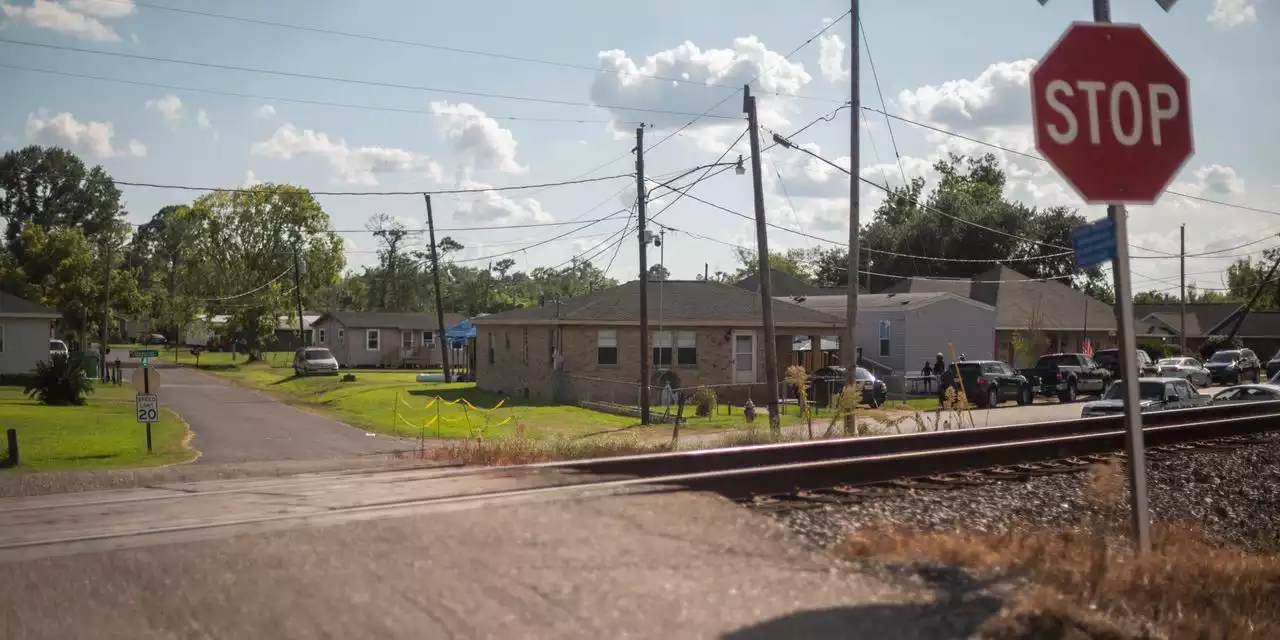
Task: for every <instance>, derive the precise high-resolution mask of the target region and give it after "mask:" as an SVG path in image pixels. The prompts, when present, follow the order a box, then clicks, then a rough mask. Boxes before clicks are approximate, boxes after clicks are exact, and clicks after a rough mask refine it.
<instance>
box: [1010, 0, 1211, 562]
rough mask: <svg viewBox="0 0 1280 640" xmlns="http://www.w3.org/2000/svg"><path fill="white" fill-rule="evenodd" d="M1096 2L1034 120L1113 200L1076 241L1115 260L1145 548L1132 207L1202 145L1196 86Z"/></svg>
mask: <svg viewBox="0 0 1280 640" xmlns="http://www.w3.org/2000/svg"><path fill="white" fill-rule="evenodd" d="M1042 4H1043V3H1042ZM1172 5H1173V2H1172V1H1168V2H1162V3H1161V6H1162V7H1164V8H1165V9H1166V10H1168V9H1169V7H1171V6H1172ZM1093 9H1094V20H1095V23H1086V22H1077V23H1074V24H1072V25H1071V26H1070V27H1069V28H1068V29H1067V31H1066V33H1064V34H1063V35H1062V37H1061V38H1059V40H1058V42H1057V43H1056V44H1054V45H1053V47H1052V48H1051V49H1050V50H1049V52H1048V53H1047V54H1045V56H1044V58H1042V59H1041V60H1040V62H1039V63H1038V64H1037V65H1036V67H1035V69H1034V70H1032V72H1031V91H1032V96H1031V104H1032V120H1033V124H1034V126H1035V137H1036V149H1037V150H1039V151H1040V153H1041V154H1042V155H1043V156H1044V158H1045V160H1047V161H1048V162H1049V163H1050V164H1051V165H1053V167H1054V168H1055V169H1057V170H1058V173H1060V174H1061V175H1062V178H1063V179H1064V180H1065V181H1066V182H1067V183H1068V184H1070V185H1071V186H1072V187H1073V188H1074V189H1075V190H1076V191H1077V192H1078V193H1079V194H1080V197H1081V198H1083V199H1084V200H1085V202H1088V203H1090V204H1105V205H1107V217H1106V218H1104V219H1102V220H1098V221H1096V222H1093V223H1090V224H1087V225H1083V226H1081V227H1078V228H1076V229H1074V230H1073V231H1072V233H1071V244H1072V248H1073V249H1074V250H1075V253H1076V263H1077V264H1078V265H1079V266H1081V267H1086V266H1092V265H1095V264H1101V263H1103V262H1106V261H1107V260H1110V261H1111V263H1112V271H1113V272H1114V276H1115V293H1116V307H1115V310H1116V322H1117V324H1118V325H1119V327H1120V345H1119V346H1120V365H1121V372H1122V373H1121V375H1122V384H1123V387H1122V390H1123V392H1124V415H1125V428H1126V431H1127V435H1128V437H1127V438H1126V439H1125V445H1126V446H1125V448H1126V451H1127V453H1128V456H1129V499H1130V507H1131V509H1132V518H1133V533H1134V538H1135V539H1136V541H1137V544H1138V548H1139V550H1141V551H1143V552H1145V551H1149V550H1150V548H1151V522H1150V514H1149V512H1148V506H1147V480H1146V460H1145V458H1146V456H1145V451H1144V447H1143V438H1142V412H1141V408H1140V407H1139V406H1138V399H1139V395H1138V363H1137V359H1136V358H1137V350H1138V345H1137V339H1136V337H1135V335H1134V326H1133V322H1134V318H1133V289H1132V286H1131V284H1130V277H1129V231H1128V216H1127V213H1126V211H1125V205H1126V204H1153V203H1154V202H1155V201H1156V200H1157V199H1158V198H1159V197H1160V194H1161V193H1163V192H1164V189H1165V187H1166V186H1168V184H1169V183H1170V182H1171V181H1172V180H1173V178H1174V177H1175V176H1176V175H1177V173H1178V171H1180V170H1181V169H1182V166H1183V165H1184V164H1185V163H1186V161H1187V160H1188V159H1189V158H1190V157H1191V154H1192V153H1193V152H1194V142H1193V135H1192V126H1191V99H1190V98H1191V95H1190V94H1191V92H1190V85H1189V83H1188V82H1187V78H1186V75H1184V74H1183V73H1182V70H1181V69H1179V68H1178V66H1177V65H1176V64H1174V63H1173V61H1172V60H1170V59H1169V57H1168V56H1167V55H1165V53H1164V51H1162V50H1161V49H1160V46H1159V45H1157V44H1156V43H1155V41H1154V40H1152V39H1151V37H1150V36H1149V35H1147V32H1146V31H1145V30H1143V28H1142V27H1140V26H1138V25H1131V24H1130V25H1114V24H1111V7H1110V3H1109V2H1108V1H1107V0H1094V2H1093ZM1108 235H1109V236H1110V239H1108V237H1107V236H1108Z"/></svg>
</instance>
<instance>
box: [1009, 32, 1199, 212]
mask: <svg viewBox="0 0 1280 640" xmlns="http://www.w3.org/2000/svg"><path fill="white" fill-rule="evenodd" d="M1031 92H1032V94H1031V113H1032V122H1033V124H1034V126H1035V132H1036V149H1038V150H1039V151H1040V153H1041V155H1043V156H1044V158H1045V159H1046V160H1048V161H1049V163H1050V164H1052V165H1053V167H1054V168H1055V169H1057V170H1058V173H1060V174H1062V177H1063V179H1064V180H1066V181H1067V182H1068V183H1069V184H1070V185H1071V186H1072V187H1074V188H1075V190H1076V191H1077V192H1078V193H1079V194H1080V197H1082V198H1084V200H1085V202H1088V203H1090V204H1151V203H1153V202H1155V200H1156V199H1157V198H1158V197H1159V196H1160V194H1161V193H1162V192H1163V191H1164V188H1165V187H1166V186H1168V185H1169V183H1170V182H1171V181H1172V180H1173V178H1174V176H1176V175H1177V174H1178V171H1179V170H1180V169H1182V165H1183V164H1184V163H1186V161H1187V159H1189V158H1190V157H1191V154H1192V152H1193V151H1194V147H1195V145H1194V142H1193V141H1192V133H1191V94H1190V87H1189V85H1188V83H1187V77H1186V76H1185V75H1183V73H1182V70H1181V69H1179V68H1178V65H1176V64H1174V63H1173V61H1172V60H1170V59H1169V56H1167V55H1165V53H1164V51H1163V50H1161V49H1160V46H1159V45H1157V44H1156V43H1155V41H1154V40H1152V39H1151V36H1149V35H1147V32H1146V31H1145V30H1143V28H1142V27H1140V26H1138V25H1136V24H1095V23H1088V22H1077V23H1075V24H1072V25H1071V26H1070V27H1069V28H1068V29H1067V31H1066V33H1064V34H1062V37H1061V38H1059V39H1058V42H1057V43H1056V44H1054V45H1053V47H1052V48H1050V49H1049V52H1048V53H1047V54H1045V56H1044V58H1042V59H1041V60H1040V63H1039V64H1037V65H1036V67H1035V69H1033V70H1032V71H1031Z"/></svg>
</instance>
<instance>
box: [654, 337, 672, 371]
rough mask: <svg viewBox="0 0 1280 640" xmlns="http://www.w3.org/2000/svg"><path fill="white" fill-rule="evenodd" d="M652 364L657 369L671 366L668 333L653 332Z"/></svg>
mask: <svg viewBox="0 0 1280 640" xmlns="http://www.w3.org/2000/svg"><path fill="white" fill-rule="evenodd" d="M653 364H654V366H658V367H669V366H671V332H670V331H655V332H654V333H653Z"/></svg>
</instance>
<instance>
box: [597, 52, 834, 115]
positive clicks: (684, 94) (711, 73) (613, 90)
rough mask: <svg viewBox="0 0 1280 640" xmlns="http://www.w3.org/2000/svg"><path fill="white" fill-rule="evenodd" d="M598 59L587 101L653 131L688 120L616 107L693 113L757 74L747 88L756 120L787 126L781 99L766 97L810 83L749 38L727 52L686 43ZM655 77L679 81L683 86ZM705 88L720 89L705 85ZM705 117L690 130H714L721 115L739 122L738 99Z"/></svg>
mask: <svg viewBox="0 0 1280 640" xmlns="http://www.w3.org/2000/svg"><path fill="white" fill-rule="evenodd" d="M599 60H600V69H601V70H602V71H603V72H602V73H600V74H597V75H596V78H595V80H594V81H593V82H592V84H591V99H592V100H593V101H594V102H595V103H596V104H600V105H609V106H610V107H612V108H611V109H610V111H611V112H612V114H613V117H614V119H615V120H618V121H626V122H637V121H640V120H643V121H644V122H645V123H648V124H652V125H654V126H655V127H659V128H667V127H678V126H681V125H683V124H685V123H686V122H688V121H689V120H690V119H691V117H692V116H689V115H675V114H665V113H656V112H652V111H634V110H629V109H626V108H619V107H633V108H641V109H655V110H660V111H677V112H684V113H691V114H694V115H696V114H700V113H703V112H705V111H707V110H708V108H710V107H711V106H712V105H714V104H716V102H719V101H720V100H722V99H723V98H724V97H725V96H726V95H727V94H728V93H729V92H731V91H733V89H734V88H737V87H741V86H742V85H744V84H746V83H747V82H749V81H751V80H752V79H753V78H757V76H758V79H757V80H755V82H754V84H753V86H754V87H755V88H756V89H757V93H758V95H757V100H758V103H759V111H760V122H761V123H762V124H764V125H766V126H783V125H786V124H788V122H787V120H786V119H785V117H783V115H782V110H783V109H784V105H783V104H782V102H783V101H781V100H778V99H776V98H775V96H772V95H770V93H778V94H783V95H795V94H797V93H798V92H799V91H800V89H801V88H803V87H804V86H805V85H807V84H808V83H809V82H810V81H811V80H812V77H811V76H810V75H809V74H808V72H806V71H805V70H804V65H803V64H801V63H798V62H791V61H789V60H787V59H786V58H784V57H783V55H782V54H780V53H777V52H775V51H771V50H770V49H768V48H767V47H766V46H765V45H764V43H762V42H761V41H760V39H759V38H757V37H755V36H747V37H741V38H736V39H734V41H733V46H732V48H729V49H707V50H705V51H704V50H702V49H699V48H698V46H697V45H695V44H694V43H692V42H688V41H686V42H684V43H683V44H681V45H679V46H676V47H674V48H671V49H667V50H665V51H660V52H658V53H656V54H654V55H651V56H648V57H646V58H645V59H644V60H643V61H642V62H638V61H636V60H633V59H632V58H630V57H628V56H627V54H626V52H624V51H622V50H619V49H612V50H609V51H601V52H600V54H599ZM655 76H658V77H655ZM660 78H680V79H683V80H685V81H686V82H673V81H672V80H669V79H668V80H664V79H660ZM711 84H715V85H723V86H715V87H708V86H705V85H711ZM708 115H709V116H711V117H709V118H701V119H699V120H698V121H697V122H696V123H695V124H694V125H693V128H697V127H706V126H714V125H716V124H717V123H719V122H721V118H722V117H725V118H733V119H740V118H741V117H742V100H741V99H729V100H724V102H723V103H722V104H721V105H720V106H718V107H716V108H714V109H712V110H711V111H710V112H709V113H708Z"/></svg>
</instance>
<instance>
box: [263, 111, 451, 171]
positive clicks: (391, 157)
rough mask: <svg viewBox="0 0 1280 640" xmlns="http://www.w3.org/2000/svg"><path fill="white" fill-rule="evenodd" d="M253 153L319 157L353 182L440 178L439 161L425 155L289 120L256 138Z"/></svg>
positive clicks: (281, 158) (289, 158)
mask: <svg viewBox="0 0 1280 640" xmlns="http://www.w3.org/2000/svg"><path fill="white" fill-rule="evenodd" d="M251 150H252V152H253V153H254V154H256V155H260V156H265V157H268V158H275V159H278V160H292V159H293V158H296V157H303V156H314V157H318V158H322V159H324V160H325V161H327V162H328V163H329V166H331V167H333V169H334V170H335V171H337V172H338V174H339V175H340V176H341V178H342V180H343V181H345V182H348V183H352V184H364V185H376V184H378V178H377V175H378V174H388V173H416V174H420V175H423V176H425V177H427V178H429V179H431V180H434V181H437V182H438V181H440V179H441V176H442V170H441V168H440V165H439V164H438V163H436V162H435V161H433V160H431V159H430V158H428V157H427V156H425V155H422V154H419V153H416V152H413V151H408V150H406V149H397V148H394V147H374V146H363V147H352V146H350V145H348V144H347V142H346V140H343V139H341V138H330V137H329V135H328V134H326V133H323V132H319V131H314V130H312V129H298V128H297V127H296V126H294V125H293V124H292V123H289V122H286V123H285V124H283V125H281V126H280V128H279V129H276V132H275V133H274V134H272V135H271V137H270V138H268V139H266V140H264V141H262V142H256V143H254V144H253V146H252V148H251Z"/></svg>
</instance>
